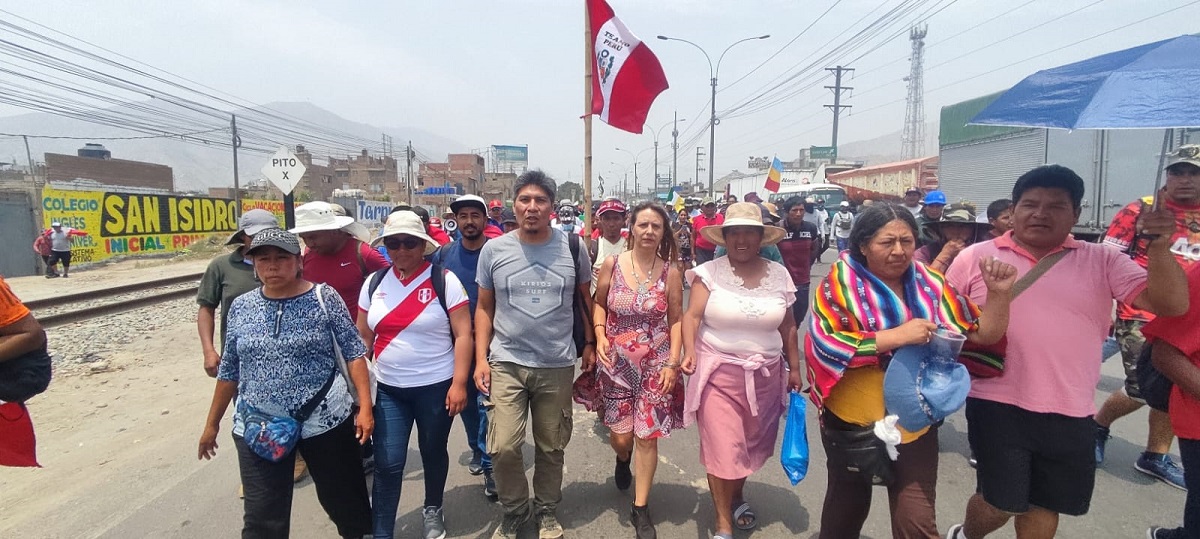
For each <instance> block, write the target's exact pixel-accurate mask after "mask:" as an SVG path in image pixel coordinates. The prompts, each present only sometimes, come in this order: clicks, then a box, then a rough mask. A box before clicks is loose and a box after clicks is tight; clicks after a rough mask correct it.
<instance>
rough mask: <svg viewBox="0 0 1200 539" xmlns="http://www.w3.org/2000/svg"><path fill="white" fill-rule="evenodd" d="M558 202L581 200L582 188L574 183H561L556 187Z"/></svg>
mask: <svg viewBox="0 0 1200 539" xmlns="http://www.w3.org/2000/svg"><path fill="white" fill-rule="evenodd" d="M558 199H559V200H573V201H575V202H578V201H580V200H583V186H582V185H579V184H578V183H575V182H563V183H562V184H560V185H559V186H558Z"/></svg>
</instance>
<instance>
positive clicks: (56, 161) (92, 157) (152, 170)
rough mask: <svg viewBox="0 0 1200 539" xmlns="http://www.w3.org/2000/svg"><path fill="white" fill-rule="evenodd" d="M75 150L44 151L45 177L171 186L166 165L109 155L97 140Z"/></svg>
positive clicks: (171, 177) (170, 188)
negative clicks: (71, 153)
mask: <svg viewBox="0 0 1200 539" xmlns="http://www.w3.org/2000/svg"><path fill="white" fill-rule="evenodd" d="M77 154H78V155H65V154H58V153H47V154H45V155H44V157H45V159H46V181H48V182H70V181H73V180H93V181H95V182H97V183H100V184H103V185H113V186H122V187H145V188H150V189H160V190H163V191H174V190H175V173H174V171H172V170H171V167H168V166H166V165H159V164H156V163H145V162H142V161H129V160H125V159H113V158H112V153H111V152H109V151H108V150H106V149H104V146H101V145H99V144H87V145H85V146H84V147H83V148H81V149H79V151H78V152H77Z"/></svg>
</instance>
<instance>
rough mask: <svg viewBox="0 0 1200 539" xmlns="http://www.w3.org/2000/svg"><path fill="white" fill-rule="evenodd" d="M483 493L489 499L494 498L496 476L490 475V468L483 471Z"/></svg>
mask: <svg viewBox="0 0 1200 539" xmlns="http://www.w3.org/2000/svg"><path fill="white" fill-rule="evenodd" d="M483 495H484V496H487V497H488V499H489V500H495V499H496V477H495V476H494V475H492V471H491V470H484V471H483Z"/></svg>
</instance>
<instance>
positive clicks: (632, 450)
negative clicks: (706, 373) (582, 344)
mask: <svg viewBox="0 0 1200 539" xmlns="http://www.w3.org/2000/svg"><path fill="white" fill-rule="evenodd" d="M669 223H670V221H669V220H668V217H667V212H666V210H664V209H663V208H662V207H661V206H658V205H656V204H653V203H643V204H640V205H638V206H636V207H635V208H634V209H633V211H632V212H630V232H629V242H628V245H629V250H627V251H625V252H624V253H621V254H619V255H617V256H613V257H610V258H608V259H607V260H605V261H604V265H603V266H601V268H600V273H599V283H598V284H597V285H596V303H595V311H594V316H593V318H592V319H593V320H595V321H596V328H595V329H596V357H597V358H598V359H599V360H600V366H599V368H598V369H597V374H596V376H595V377H589V376H588V375H587V374H586V373H585V374H584V376H583V377H581V382H582V384H581V385H582V386H588V385H591V384H590V382H589V381H594V384H595V386H598V387H593V388H592V390H590V391H589V390H587V389H586V388H585V389H583V390H582V391H577V393H576V396H577V400H580V401H581V402H583V404H585V405H587V406H588V408H589V409H591V410H597V411H598V412H599V413H600V415H601V417H602V419H603V421H604V424H605V425H606V426H607V427H608V428H609V432H610V434H609V442H610V443H611V445H612V448H613V451H614V452H616V461H617V462H616V470H615V471H614V479H615V482H616V485H617V488H619V489H621V490H625V489H627V488H629V485H630V483H632V482H634V479H636V485H635V487H634V499H633V508H632V513H631V521H632V523H633V526H634V530H635V531H636V533H637V537H638V538H639V539H645V538H653V537H655V531H654V524H653V522H652V521H651V519H650V513H649V510H648V508H647V506H646V504H647V501H648V498H649V496H650V486H651V484H652V483H653V481H654V470H655V468H656V466H657V464H658V439H659V438H661V437H665V436H669V435H670V434H671V431H672V430H674V429H676V428H679V427H681V426H682V425H683V384H682V383H681V381H680V375H679V356H680V344H681V342H682V341H681V335H682V334H681V329H680V325H679V323H680V317H681V315H682V313H683V276H682V273H681V272H680V270H679V267H678V266H677V265H676V264H674V263H672V262H673V261H675V260H677V256H678V252H677V251H678V249H677V247H676V244H675V237H674V235H673V234H672V233H671V229H670V224H669ZM601 321H603V323H602V322H601ZM577 389H579V386H577ZM631 461H633V467H634V470H632V471H631V470H630V462H631Z"/></svg>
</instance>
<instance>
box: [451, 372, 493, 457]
mask: <svg viewBox="0 0 1200 539" xmlns="http://www.w3.org/2000/svg"><path fill="white" fill-rule="evenodd" d="M471 371H472V372H474V369H471ZM459 415H461V416H462V422H463V428H464V430H466V431H467V447H470V448H471V453H472V454H473V455H480V457H481V458H480V462H481V463H483V469H484V470H487V471H489V472H490V471H492V456H491V455H489V454H488V453H487V428H488V424H487V413H485V412H484V409H483V399H482V398H481V397H480V395H479V388H477V387H475V382H474V381H473V380H468V381H467V407H466V408H463V411H462V413H461V414H459Z"/></svg>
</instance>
